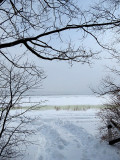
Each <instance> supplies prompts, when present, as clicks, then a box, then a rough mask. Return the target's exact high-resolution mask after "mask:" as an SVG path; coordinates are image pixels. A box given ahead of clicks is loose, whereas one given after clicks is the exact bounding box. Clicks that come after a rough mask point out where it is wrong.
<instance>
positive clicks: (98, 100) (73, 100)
mask: <svg viewBox="0 0 120 160" xmlns="http://www.w3.org/2000/svg"><path fill="white" fill-rule="evenodd" d="M39 102H41V105H50V106H51V105H52V106H64V105H101V104H103V103H105V102H106V99H105V98H102V97H96V96H93V95H59V96H25V97H24V98H23V99H22V100H21V103H22V104H21V105H22V106H29V105H34V104H37V103H39Z"/></svg>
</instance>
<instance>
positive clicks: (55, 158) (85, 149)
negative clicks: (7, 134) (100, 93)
mask: <svg viewBox="0 0 120 160" xmlns="http://www.w3.org/2000/svg"><path fill="white" fill-rule="evenodd" d="M97 112H98V110H94V109H90V110H87V111H55V110H51V111H32V112H31V113H29V114H30V116H37V115H39V117H40V119H39V120H36V121H34V122H32V124H31V125H30V126H29V127H32V128H34V129H36V135H34V136H32V137H29V138H30V139H31V140H34V141H36V143H37V144H38V145H33V144H32V145H29V146H28V148H27V151H26V153H25V154H24V158H23V160H33V159H34V160H101V159H102V160H119V159H120V151H119V150H118V149H117V147H115V146H109V145H108V144H107V142H101V140H100V136H99V133H98V127H99V126H100V120H99V118H98V117H97V116H96V113H97ZM17 160H18V158H17Z"/></svg>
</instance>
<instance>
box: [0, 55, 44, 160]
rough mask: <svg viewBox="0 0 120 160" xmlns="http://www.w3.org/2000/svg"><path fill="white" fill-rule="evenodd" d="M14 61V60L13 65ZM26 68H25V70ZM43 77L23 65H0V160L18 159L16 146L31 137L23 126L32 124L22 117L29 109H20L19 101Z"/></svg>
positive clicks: (38, 84)
mask: <svg viewBox="0 0 120 160" xmlns="http://www.w3.org/2000/svg"><path fill="white" fill-rule="evenodd" d="M15 60H16V58H14V62H16V63H18V58H17V61H15ZM28 66H29V67H28ZM42 79H44V74H43V71H42V70H41V69H38V68H36V67H35V66H31V67H30V65H29V64H28V63H26V64H25V65H24V67H23V68H16V67H15V66H14V65H13V64H11V63H10V64H9V63H7V64H6V63H5V62H3V61H0V159H1V160H6V159H13V158H16V157H17V156H20V155H21V152H20V151H21V150H20V145H22V144H26V142H27V143H28V139H27V138H26V136H29V135H30V134H32V133H34V131H33V130H32V129H28V128H29V127H28V128H27V127H26V125H28V124H30V123H31V121H33V120H35V119H34V118H31V117H29V116H27V115H26V113H27V112H28V111H31V110H32V109H33V107H35V106H31V107H29V108H28V109H25V108H21V109H18V110H16V108H17V107H19V106H21V105H22V104H21V99H22V97H23V96H25V93H26V92H27V91H29V90H30V89H32V88H33V87H34V88H35V87H38V86H39V87H40V85H41V81H42Z"/></svg>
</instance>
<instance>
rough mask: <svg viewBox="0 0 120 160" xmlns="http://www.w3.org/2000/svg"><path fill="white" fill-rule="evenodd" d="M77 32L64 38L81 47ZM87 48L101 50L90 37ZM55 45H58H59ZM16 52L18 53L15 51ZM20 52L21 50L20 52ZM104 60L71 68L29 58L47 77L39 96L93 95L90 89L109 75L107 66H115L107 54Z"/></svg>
mask: <svg viewBox="0 0 120 160" xmlns="http://www.w3.org/2000/svg"><path fill="white" fill-rule="evenodd" d="M81 2H82V3H81V4H82V6H83V7H85V6H86V5H88V2H89V3H90V4H91V2H92V1H90V0H86V1H84V3H83V1H81ZM75 32H76V31H71V32H67V34H66V33H65V35H64V34H63V36H65V37H66V36H69V35H70V36H71V37H72V41H73V42H74V43H75V44H76V45H79V42H78V39H79V38H80V35H79V34H75ZM85 43H86V46H87V47H89V46H90V47H92V48H94V49H95V48H96V49H99V47H98V46H97V45H96V43H94V40H93V39H91V38H90V37H88V39H87V40H86V42H85ZM53 45H58V44H57V43H55V44H53ZM14 52H18V51H17V50H15V49H14ZM19 52H20V50H19ZM101 54H102V56H101V57H102V60H93V64H92V65H91V67H90V66H89V65H88V64H84V65H83V64H81V63H74V65H73V66H72V67H71V66H70V64H68V63H67V62H62V61H59V62H57V61H51V62H50V61H45V60H40V59H39V58H37V57H35V56H33V55H31V56H29V57H30V58H31V59H32V60H34V62H35V63H36V64H37V65H38V66H40V67H42V68H43V69H44V71H45V74H46V75H47V78H46V79H45V80H44V81H43V85H42V89H41V90H39V91H37V92H36V94H39V95H51V94H52V95H56V94H57V95H60V94H71V95H72V94H83V95H85V94H92V91H91V89H90V87H93V88H97V87H98V86H99V84H100V81H101V79H102V78H103V77H104V76H105V75H106V74H107V73H106V70H105V65H111V66H112V65H114V62H112V60H106V59H105V55H106V53H105V52H102V53H101Z"/></svg>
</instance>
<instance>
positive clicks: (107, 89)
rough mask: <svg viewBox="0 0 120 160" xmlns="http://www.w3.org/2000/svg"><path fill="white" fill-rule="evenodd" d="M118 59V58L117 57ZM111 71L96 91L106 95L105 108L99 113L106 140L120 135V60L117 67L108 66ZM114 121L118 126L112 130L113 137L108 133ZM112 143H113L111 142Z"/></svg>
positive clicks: (102, 132)
mask: <svg viewBox="0 0 120 160" xmlns="http://www.w3.org/2000/svg"><path fill="white" fill-rule="evenodd" d="M117 61H118V58H117ZM107 69H108V70H109V72H110V75H109V76H106V77H105V78H104V79H103V80H102V81H101V85H100V87H99V88H98V90H97V91H95V93H97V94H99V95H100V96H106V98H107V99H106V104H105V108H103V109H101V110H100V112H99V113H98V115H99V117H100V118H101V120H102V122H103V126H102V127H101V128H100V133H101V137H102V139H104V140H107V141H109V142H110V140H114V139H117V138H119V137H120V131H117V130H118V129H117V128H119V127H120V83H119V76H120V68H119V62H118V65H117V67H115V66H114V67H113V68H111V67H107ZM111 122H114V123H115V125H116V127H114V128H112V130H111V137H112V138H110V137H109V134H108V125H109V124H110V123H111ZM111 144H112V143H111Z"/></svg>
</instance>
